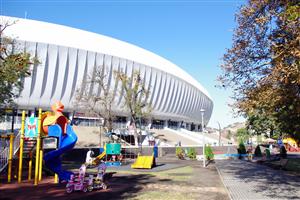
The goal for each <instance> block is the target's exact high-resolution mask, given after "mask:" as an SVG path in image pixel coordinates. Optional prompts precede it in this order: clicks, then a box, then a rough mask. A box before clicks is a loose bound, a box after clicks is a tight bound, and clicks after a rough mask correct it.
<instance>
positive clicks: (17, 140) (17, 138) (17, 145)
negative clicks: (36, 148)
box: [14, 131, 21, 155]
mask: <svg viewBox="0 0 300 200" xmlns="http://www.w3.org/2000/svg"><path fill="white" fill-rule="evenodd" d="M20 137H21V131H19V132H18V134H17V135H16V136H15V138H14V155H15V154H16V153H17V152H18V150H19V148H20Z"/></svg>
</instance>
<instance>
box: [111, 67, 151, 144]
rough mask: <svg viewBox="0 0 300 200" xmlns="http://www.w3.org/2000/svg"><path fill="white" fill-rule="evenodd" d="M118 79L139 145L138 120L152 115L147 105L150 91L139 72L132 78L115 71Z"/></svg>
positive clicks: (135, 139)
mask: <svg viewBox="0 0 300 200" xmlns="http://www.w3.org/2000/svg"><path fill="white" fill-rule="evenodd" d="M115 76H116V79H117V80H119V81H120V82H121V85H122V87H121V90H120V94H121V95H122V96H123V97H124V106H125V108H126V109H127V110H128V112H129V114H130V119H131V122H132V123H133V125H134V127H135V131H134V142H135V145H136V146H137V145H138V133H137V130H136V127H137V122H138V119H141V118H145V117H147V116H148V115H149V114H150V113H151V106H150V104H148V103H147V99H148V97H149V94H150V91H149V90H147V89H146V87H145V83H144V81H143V79H142V78H141V74H140V72H139V71H134V72H133V75H132V77H129V76H127V75H126V74H125V73H124V72H122V71H115Z"/></svg>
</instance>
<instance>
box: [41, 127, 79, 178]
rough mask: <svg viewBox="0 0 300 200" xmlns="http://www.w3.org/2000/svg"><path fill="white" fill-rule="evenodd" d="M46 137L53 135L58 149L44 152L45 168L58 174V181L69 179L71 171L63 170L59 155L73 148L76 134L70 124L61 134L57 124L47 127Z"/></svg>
mask: <svg viewBox="0 0 300 200" xmlns="http://www.w3.org/2000/svg"><path fill="white" fill-rule="evenodd" d="M48 137H55V138H57V140H58V149H56V150H54V151H50V152H49V153H47V154H45V156H44V161H45V165H46V167H47V168H49V169H50V170H51V171H53V172H54V173H56V174H58V177H59V181H62V180H69V179H70V175H71V174H73V173H72V172H69V171H65V170H63V169H62V167H61V158H60V156H61V155H62V154H63V153H65V152H66V151H68V150H71V149H73V147H74V146H75V143H76V142H77V135H76V134H75V132H74V131H73V129H72V127H71V126H70V125H68V126H67V133H66V134H63V133H62V129H61V127H60V126H59V125H52V126H49V127H48Z"/></svg>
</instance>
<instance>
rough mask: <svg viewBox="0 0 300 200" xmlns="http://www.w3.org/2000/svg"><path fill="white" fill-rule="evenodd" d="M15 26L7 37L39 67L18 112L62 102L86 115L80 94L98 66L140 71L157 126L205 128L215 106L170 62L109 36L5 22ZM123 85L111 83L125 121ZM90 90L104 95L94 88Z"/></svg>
mask: <svg viewBox="0 0 300 200" xmlns="http://www.w3.org/2000/svg"><path fill="white" fill-rule="evenodd" d="M1 20H2V21H10V22H12V21H14V22H15V24H14V25H12V26H9V27H8V28H7V29H6V30H5V35H7V36H9V37H12V38H14V39H16V40H17V42H18V47H17V48H18V49H19V50H22V51H26V52H29V53H30V54H31V55H32V56H36V57H37V58H38V59H39V61H40V63H39V64H36V65H33V66H32V75H31V76H30V77H27V78H25V80H24V89H23V91H22V92H21V95H20V97H19V98H18V99H16V103H17V105H18V109H19V110H22V109H26V110H33V109H37V108H42V109H44V110H48V109H50V105H51V104H53V103H54V102H56V101H58V100H60V101H61V102H62V103H63V104H64V105H65V110H66V111H67V112H70V113H74V111H75V112H82V110H81V111H80V110H78V108H76V107H75V106H74V105H75V103H74V102H75V101H74V98H75V96H76V91H77V89H78V88H80V87H81V84H82V82H83V80H86V79H87V77H88V76H89V74H91V73H92V72H93V70H94V68H95V67H96V66H103V67H105V69H108V70H109V77H113V71H115V70H119V71H120V70H122V71H123V72H126V74H127V75H128V76H131V75H132V73H133V72H134V70H139V71H140V72H141V75H142V77H143V80H144V81H145V85H146V87H147V88H148V89H149V90H150V96H149V98H148V99H147V101H148V103H150V104H151V107H152V109H153V110H152V113H151V117H152V119H153V121H152V123H153V124H155V123H163V126H168V125H170V124H172V126H180V125H182V124H185V127H187V128H188V129H192V130H195V129H196V130H197V129H199V128H200V127H201V125H200V124H201V113H200V109H201V108H203V109H204V110H205V113H204V124H207V123H208V121H209V119H210V117H211V113H212V109H213V101H212V99H211V97H210V95H209V94H208V92H207V91H206V90H205V88H203V87H202V85H201V84H200V83H199V82H197V81H196V80H195V79H194V78H193V77H191V76H190V75H189V74H187V73H186V72H185V71H183V70H182V69H181V68H179V67H178V66H176V65H175V64H173V63H171V62H170V61H168V60H166V59H164V58H162V57H160V56H158V55H156V54H154V53H152V52H149V51H147V50H145V49H142V48H140V47H137V46H135V45H132V44H129V43H126V42H123V41H120V40H117V39H113V38H110V37H107V36H103V35H99V34H95V33H91V32H87V31H83V30H79V29H75V28H71V27H66V26H62V25H57V24H51V23H46V22H40V21H34V20H28V19H20V18H12V17H4V16H2V17H1ZM118 84H120V83H118V82H116V81H115V80H114V79H113V78H109V79H108V85H109V86H110V87H111V89H112V90H114V92H115V96H116V98H115V100H114V111H115V113H118V115H120V116H123V117H126V116H127V115H128V113H126V112H124V109H123V105H124V102H123V101H124V99H123V98H122V97H121V95H120V94H119V92H118V91H117V90H116V89H115V88H118V87H119V86H118ZM89 87H90V89H92V90H96V91H98V92H97V93H98V94H99V95H101V90H99V88H97V86H94V85H90V86H89Z"/></svg>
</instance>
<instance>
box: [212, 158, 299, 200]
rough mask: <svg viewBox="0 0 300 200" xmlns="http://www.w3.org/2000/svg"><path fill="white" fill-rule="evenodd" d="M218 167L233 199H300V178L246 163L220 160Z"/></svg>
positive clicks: (217, 162) (217, 163)
mask: <svg viewBox="0 0 300 200" xmlns="http://www.w3.org/2000/svg"><path fill="white" fill-rule="evenodd" d="M216 167H217V169H218V171H219V173H220V175H221V178H222V180H223V183H224V185H225V186H226V188H227V189H228V192H229V194H230V197H231V199H233V200H236V199H238V200H252V199H253V200H265V199H266V200H267V199H272V200H277V199H278V200H279V199H280V200H283V199H288V200H291V199H300V177H299V176H291V175H288V174H287V173H286V172H285V171H281V170H274V169H271V168H269V167H267V166H264V165H259V164H256V163H251V162H247V161H243V160H218V161H216Z"/></svg>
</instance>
